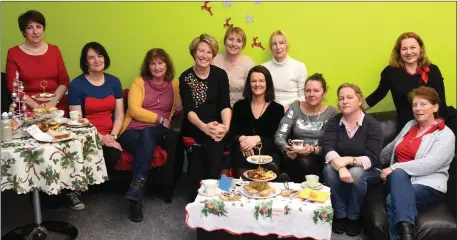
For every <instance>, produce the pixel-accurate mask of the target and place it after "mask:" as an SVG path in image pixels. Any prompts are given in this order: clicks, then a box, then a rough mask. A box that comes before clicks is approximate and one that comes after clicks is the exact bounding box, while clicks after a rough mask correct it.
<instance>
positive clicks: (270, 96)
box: [243, 65, 275, 102]
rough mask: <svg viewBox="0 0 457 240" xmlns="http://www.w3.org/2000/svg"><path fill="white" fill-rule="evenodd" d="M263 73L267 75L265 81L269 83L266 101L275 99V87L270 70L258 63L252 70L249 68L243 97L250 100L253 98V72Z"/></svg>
mask: <svg viewBox="0 0 457 240" xmlns="http://www.w3.org/2000/svg"><path fill="white" fill-rule="evenodd" d="M255 72H256V73H262V74H263V76H265V82H266V84H267V89H266V90H265V101H266V102H270V101H272V100H275V88H274V85H273V77H271V73H270V71H268V69H267V68H266V67H264V66H262V65H257V66H255V67H253V68H251V70H249V73H248V77H247V78H246V82H245V84H244V90H243V97H244V98H245V99H247V100H249V101H251V100H252V90H251V75H252V73H255Z"/></svg>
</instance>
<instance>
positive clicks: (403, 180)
mask: <svg viewBox="0 0 457 240" xmlns="http://www.w3.org/2000/svg"><path fill="white" fill-rule="evenodd" d="M387 190H388V192H389V195H387V201H386V208H387V217H388V221H389V235H390V240H396V239H397V238H398V234H397V231H396V229H395V224H397V223H398V222H401V221H404V222H409V223H411V224H413V225H414V224H415V222H416V217H417V208H419V207H424V206H427V205H430V204H432V203H435V202H438V201H440V200H442V199H443V198H444V196H445V194H444V193H443V192H440V191H438V190H435V189H433V188H431V187H428V186H424V185H421V184H412V183H411V177H410V176H409V175H408V173H406V172H405V171H404V170H403V169H395V170H394V171H393V172H392V173H390V174H389V176H387Z"/></svg>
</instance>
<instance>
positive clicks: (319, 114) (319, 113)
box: [300, 103, 321, 124]
mask: <svg viewBox="0 0 457 240" xmlns="http://www.w3.org/2000/svg"><path fill="white" fill-rule="evenodd" d="M300 104H301V103H300ZM305 109H306V106H305ZM319 110H320V107H319ZM300 113H301V115H302V118H303V120H305V118H304V116H303V111H301V109H300ZM305 116H306V120H308V123H309V124H311V121H310V120H309V117H308V114H306V113H305ZM314 116H315V115H314ZM320 116H321V111H319V112H318V115H317V118H316V122H317V121H318V120H319V117H320Z"/></svg>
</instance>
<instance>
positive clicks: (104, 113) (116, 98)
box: [68, 42, 124, 174]
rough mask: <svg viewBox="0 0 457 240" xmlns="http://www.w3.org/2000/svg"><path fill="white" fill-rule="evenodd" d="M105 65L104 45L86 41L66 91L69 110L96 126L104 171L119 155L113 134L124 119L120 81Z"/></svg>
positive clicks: (109, 168)
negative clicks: (104, 164)
mask: <svg viewBox="0 0 457 240" xmlns="http://www.w3.org/2000/svg"><path fill="white" fill-rule="evenodd" d="M109 66H110V58H109V56H108V53H107V52H106V50H105V48H104V47H103V46H102V45H101V44H100V43H97V42H90V43H87V44H86V45H85V46H84V47H83V49H82V51H81V58H80V68H81V70H82V71H83V74H81V75H79V76H78V77H76V78H75V79H73V80H72V81H71V83H70V87H69V90H68V95H69V103H70V111H79V112H81V116H83V117H85V118H87V119H88V120H89V122H90V123H91V124H92V125H94V126H95V128H97V131H98V134H99V136H100V138H101V141H100V143H101V144H102V147H103V156H104V158H105V163H106V166H107V170H108V174H109V173H110V171H112V170H114V166H115V165H116V163H117V162H118V161H119V158H120V156H121V151H122V147H121V145H120V144H119V143H118V142H117V136H118V134H119V132H120V131H121V128H122V122H123V121H124V101H123V97H122V87H121V81H119V79H118V78H117V77H115V76H113V75H111V74H108V73H105V72H104V71H105V70H106V69H108V67H109ZM113 112H114V118H113V114H112V113H113ZM113 119H114V121H113Z"/></svg>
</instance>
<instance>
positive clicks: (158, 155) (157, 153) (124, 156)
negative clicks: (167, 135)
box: [114, 146, 168, 171]
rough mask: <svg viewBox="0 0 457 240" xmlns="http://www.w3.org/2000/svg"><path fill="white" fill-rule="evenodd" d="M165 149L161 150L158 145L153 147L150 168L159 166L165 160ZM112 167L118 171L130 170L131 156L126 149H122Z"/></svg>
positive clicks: (131, 164) (131, 167)
mask: <svg viewBox="0 0 457 240" xmlns="http://www.w3.org/2000/svg"><path fill="white" fill-rule="evenodd" d="M167 156H168V154H167V151H165V150H163V149H162V148H161V147H160V146H155V147H154V156H153V159H152V161H151V165H150V168H156V167H161V166H163V165H164V164H165V162H166V161H167ZM114 169H116V170H119V171H132V169H133V157H132V155H130V153H128V152H127V151H122V153H121V159H120V160H119V161H118V162H117V164H116V166H115V167H114Z"/></svg>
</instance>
